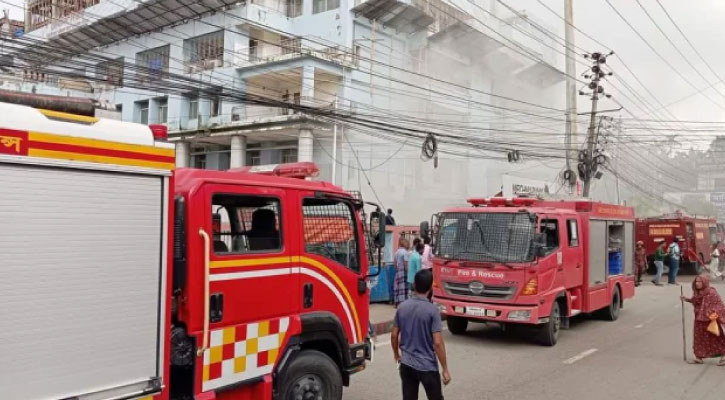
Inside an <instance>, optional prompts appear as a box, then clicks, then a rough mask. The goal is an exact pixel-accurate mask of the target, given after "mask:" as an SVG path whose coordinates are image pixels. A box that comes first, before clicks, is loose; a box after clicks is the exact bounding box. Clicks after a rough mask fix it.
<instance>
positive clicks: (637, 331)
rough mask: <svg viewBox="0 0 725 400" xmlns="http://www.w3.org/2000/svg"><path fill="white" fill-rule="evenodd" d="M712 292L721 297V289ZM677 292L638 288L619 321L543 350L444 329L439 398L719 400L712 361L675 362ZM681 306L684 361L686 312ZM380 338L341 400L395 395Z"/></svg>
mask: <svg viewBox="0 0 725 400" xmlns="http://www.w3.org/2000/svg"><path fill="white" fill-rule="evenodd" d="M690 279H691V277H689V276H686V277H683V282H684V281H689V280H690ZM716 287H717V288H718V291H719V292H720V293H722V294H725V285H723V284H720V283H719V284H717V286H716ZM685 291H686V293H689V286H685ZM679 294H680V289H679V288H678V287H655V286H652V285H649V284H648V285H645V286H642V287H640V288H638V291H637V295H636V296H635V298H634V299H631V300H629V301H627V302H625V305H624V309H623V310H622V313H621V315H620V318H619V320H617V321H615V322H607V321H601V320H597V319H595V318H593V317H579V318H577V319H575V321H573V322H572V326H571V328H570V329H568V330H565V331H563V332H562V333H561V336H560V338H559V343H558V344H557V345H556V346H555V347H551V348H550V347H541V346H538V345H536V344H532V343H530V342H527V341H526V340H525V338H521V337H518V338H516V337H511V335H507V334H504V333H502V332H501V331H500V330H499V329H498V328H496V327H494V326H486V325H478V324H476V325H473V326H471V325H469V332H468V333H467V334H466V335H464V336H453V335H451V334H450V333H449V332H447V331H446V332H445V334H444V336H445V340H446V345H447V348H448V358H449V365H450V370H451V375H452V376H453V382H451V384H450V385H449V387H447V388H445V391H444V395H445V396H446V398H447V399H449V400H451V399H453V400H466V399H476V400H480V399H496V400H505V399H515V400H526V399H532V400H533V399H536V400H540V399H571V398H573V399H588V400H599V399H602V400H612V399H627V400H636V399H648V400H649V399H657V400H668V399H687V400H700V399H701V400H706V399H713V400H715V399H718V400H722V399H723V398H725V367H717V366H715V364H716V361H717V360H708V361H707V365H704V366H703V365H688V364H685V363H684V362H683V361H682V328H681V318H682V317H681V312H680V301H679ZM685 307H686V310H685V311H686V312H685V315H686V318H687V338H688V339H687V340H688V357H690V358H691V357H692V351H691V347H692V345H691V343H692V342H691V337H692V332H691V324H692V308H691V307H690V306H689V304H685ZM380 341H381V342H382V344H383V346H378V350H377V352H376V354H375V356H376V359H375V362H374V363H373V364H372V365H369V367H368V369H367V370H366V371H363V372H362V373H360V374H358V375H356V376H353V378H352V384H351V386H350V387H349V388H347V389H346V391H345V394H344V396H343V398H344V399H345V400H369V399H381V400H388V399H399V398H400V387H399V384H400V382H399V378H398V376H397V370H396V368H395V365H394V363H393V361H392V351H391V350H390V347H389V344H388V342H389V339H388V338H387V337H385V338H380ZM422 398H425V396H424V394H423V391H422V389H421V399H422Z"/></svg>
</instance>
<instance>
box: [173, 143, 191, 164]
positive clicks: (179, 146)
mask: <svg viewBox="0 0 725 400" xmlns="http://www.w3.org/2000/svg"><path fill="white" fill-rule="evenodd" d="M190 162H191V146H190V144H189V142H187V141H179V142H176V167H177V168H189V164H190Z"/></svg>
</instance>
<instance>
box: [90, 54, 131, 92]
mask: <svg viewBox="0 0 725 400" xmlns="http://www.w3.org/2000/svg"><path fill="white" fill-rule="evenodd" d="M123 63H124V61H123V57H121V58H117V59H115V60H110V61H104V62H102V63H98V64H96V79H99V80H102V81H104V82H106V83H108V84H109V85H113V86H123Z"/></svg>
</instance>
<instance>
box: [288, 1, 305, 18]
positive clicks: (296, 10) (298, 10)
mask: <svg viewBox="0 0 725 400" xmlns="http://www.w3.org/2000/svg"><path fill="white" fill-rule="evenodd" d="M300 15H302V0H287V17H289V18H295V17H299V16H300Z"/></svg>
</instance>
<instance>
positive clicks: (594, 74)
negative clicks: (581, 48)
mask: <svg viewBox="0 0 725 400" xmlns="http://www.w3.org/2000/svg"><path fill="white" fill-rule="evenodd" d="M612 54H614V52H610V53H609V54H602V53H592V54H587V55H585V56H584V57H586V58H591V59H592V62H593V65H592V68H591V74H587V75H585V78H591V79H592V81H591V82H590V83H589V89H591V91H592V93H591V96H592V110H591V111H590V113H589V131H588V133H587V149H586V151H585V153H584V154H583V155H582V156H580V157H579V161H580V163H579V176H580V178H581V179H582V181H583V182H584V188H583V190H582V196H583V197H589V190H590V189H591V184H592V178H593V177H594V173H595V172H596V170H595V169H596V164H595V160H594V146H595V144H596V137H595V136H596V134H597V127H596V118H597V102H598V101H599V96H600V95H603V96H606V97H611V96H610V95H608V94H604V87H602V86H601V85H600V84H599V82H600V81H601V79H602V78H604V77H605V76H606V75H611V74H612V73H611V72H609V73H605V72H604V71H603V69H602V65H604V64H606V63H607V57H608V56H610V55H612ZM579 94H581V95H584V94H586V93H584V92H581V91H580V92H579Z"/></svg>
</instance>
